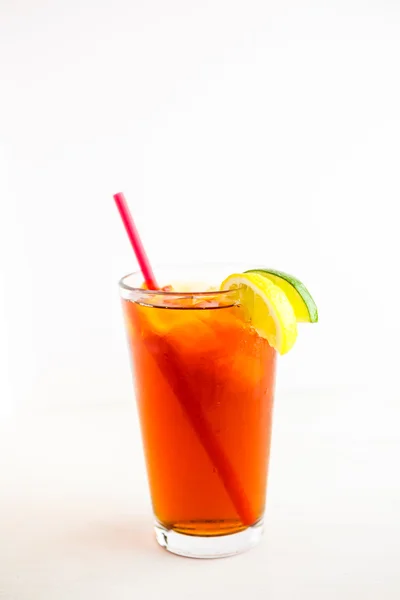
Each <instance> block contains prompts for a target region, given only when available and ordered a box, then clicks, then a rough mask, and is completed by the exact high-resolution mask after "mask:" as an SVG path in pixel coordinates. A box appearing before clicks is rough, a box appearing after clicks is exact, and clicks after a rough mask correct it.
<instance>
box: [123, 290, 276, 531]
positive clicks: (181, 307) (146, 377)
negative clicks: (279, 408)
mask: <svg viewBox="0 0 400 600" xmlns="http://www.w3.org/2000/svg"><path fill="white" fill-rule="evenodd" d="M136 292H137V294H136V296H135V295H133V296H131V297H130V299H126V297H125V299H123V305H124V314H125V318H126V323H127V328H128V335H129V342H130V349H131V353H132V364H133V372H134V380H135V386H136V396H137V403H138V409H139V417H140V423H141V430H142V437H143V443H144V450H145V456H146V463H147V471H148V478H149V483H150V490H151V497H152V502H153V508H154V513H155V517H156V520H157V522H158V524H159V525H160V526H161V527H162V528H165V530H166V531H173V532H177V533H180V534H186V535H190V536H202V537H206V536H224V535H227V534H234V533H238V532H241V531H244V530H246V529H247V528H248V527H250V526H252V525H254V524H256V523H258V522H260V521H261V520H262V517H263V513H264V505H265V492H266V478H267V470H268V456H269V448H270V438H271V418H272V403H273V393H274V379H275V362H276V353H275V350H273V349H272V348H271V346H270V345H269V344H268V342H267V340H266V339H264V338H262V337H260V336H259V335H258V334H257V332H256V331H255V330H254V329H253V328H252V327H251V325H250V324H249V323H248V322H247V321H246V318H245V314H244V311H243V309H242V308H241V306H240V299H239V300H238V295H237V293H233V292H227V293H222V292H220V293H216V294H215V295H210V294H182V295H178V294H175V295H174V294H163V293H162V292H155V293H154V294H147V295H142V296H141V295H140V293H139V291H138V290H136Z"/></svg>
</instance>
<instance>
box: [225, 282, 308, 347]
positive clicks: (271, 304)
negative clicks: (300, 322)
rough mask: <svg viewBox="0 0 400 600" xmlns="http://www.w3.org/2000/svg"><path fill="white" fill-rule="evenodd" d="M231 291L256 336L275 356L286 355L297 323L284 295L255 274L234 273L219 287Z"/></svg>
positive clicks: (273, 285)
mask: <svg viewBox="0 0 400 600" xmlns="http://www.w3.org/2000/svg"><path fill="white" fill-rule="evenodd" d="M235 288H237V289H239V291H240V302H241V304H242V305H243V306H244V308H245V309H246V310H247V313H248V316H249V318H250V321H251V324H252V325H253V327H254V328H255V329H256V330H257V332H258V333H259V335H261V336H262V337H264V338H266V339H267V340H268V342H269V344H270V346H272V347H273V348H275V349H276V350H277V351H278V352H279V354H286V352H289V350H290V349H291V348H292V347H293V344H294V343H295V341H296V338H297V322H296V315H295V313H294V310H293V308H292V305H291V304H290V302H289V300H288V298H287V296H286V294H285V292H283V291H282V290H281V289H280V288H279V287H278V286H277V285H275V284H274V283H272V281H270V280H269V279H268V278H267V277H263V276H262V275H260V274H258V273H235V274H233V275H230V276H229V277H227V279H225V281H223V283H222V284H221V290H231V289H235Z"/></svg>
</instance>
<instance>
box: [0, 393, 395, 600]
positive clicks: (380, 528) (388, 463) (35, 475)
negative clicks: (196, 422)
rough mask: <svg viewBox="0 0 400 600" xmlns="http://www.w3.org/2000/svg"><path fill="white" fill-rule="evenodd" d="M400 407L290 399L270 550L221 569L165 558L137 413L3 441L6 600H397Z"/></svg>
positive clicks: (381, 396) (52, 419)
mask: <svg viewBox="0 0 400 600" xmlns="http://www.w3.org/2000/svg"><path fill="white" fill-rule="evenodd" d="M399 418H400V407H399V401H398V397H395V396H393V395H390V394H389V393H388V392H387V391H386V392H385V393H383V392H382V391H380V390H376V391H374V390H370V391H369V393H368V392H367V391H366V390H362V389H338V390H336V392H330V393H327V392H325V393H324V392H323V391H320V392H318V393H316V392H314V393H306V392H304V393H301V394H300V393H293V394H288V395H281V396H280V397H278V399H277V403H276V411H275V429H274V436H273V451H272V463H271V472H270V481H269V493H268V507H267V518H266V533H265V538H264V541H263V543H262V544H261V545H260V546H259V547H257V548H256V549H254V550H252V551H250V552H248V553H247V554H244V555H241V556H238V557H235V558H230V559H219V560H216V561H194V560H190V559H183V558H180V557H175V556H171V555H169V554H168V553H166V552H165V551H164V550H161V549H160V548H158V546H157V545H156V543H155V541H154V539H153V534H152V523H151V514H150V507H149V500H148V496H147V487H146V481H145V474H144V467H143V461H142V455H141V447H140V439H139V432H138V428H137V419H136V414H135V412H134V411H133V410H132V409H131V408H127V407H121V408H119V409H103V410H102V411H101V410H99V409H97V411H94V410H93V409H92V410H91V411H88V412H86V413H84V412H81V413H80V414H78V413H76V414H67V413H65V414H59V415H42V416H36V417H35V418H30V419H25V420H24V421H23V422H21V421H20V423H19V425H18V426H17V428H16V430H15V429H14V430H12V429H11V428H10V426H8V427H7V430H6V431H2V432H1V434H2V435H1V437H0V489H1V496H0V531H1V536H0V565H1V570H0V598H1V600H70V599H71V598H74V599H76V600H81V599H82V600H87V599H88V598H96V599H98V600H103V599H104V600H109V599H110V598H118V600H124V599H125V598H126V599H128V598H129V599H131V598H140V599H141V600H147V599H153V598H161V597H162V598H167V599H176V600H180V599H182V600H183V599H192V598H193V599H196V600H197V599H198V600H200V599H203V598H212V599H214V598H215V599H217V598H221V597H222V595H223V594H227V596H228V597H229V598H235V599H236V598H237V599H239V598H243V597H250V598H256V599H258V598H259V599H260V600H261V599H265V598H268V599H269V600H292V599H293V598H299V599H300V600H303V599H304V600H320V599H321V598H324V600H337V599H338V598H340V600H354V598H359V599H360V600H376V598H384V599H385V600H397V599H398V598H399V596H400V572H399V568H398V560H399V555H400V514H399V510H398V507H399V505H400V490H399V485H398V483H399V482H398V455H399V450H400V440H399V435H398V423H399Z"/></svg>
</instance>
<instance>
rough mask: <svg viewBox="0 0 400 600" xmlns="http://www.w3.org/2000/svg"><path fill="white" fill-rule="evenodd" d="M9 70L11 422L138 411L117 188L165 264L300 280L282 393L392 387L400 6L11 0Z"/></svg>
mask: <svg viewBox="0 0 400 600" xmlns="http://www.w3.org/2000/svg"><path fill="white" fill-rule="evenodd" d="M0 56H2V57H3V58H4V59H3V60H1V61H0V80H1V81H2V82H3V92H2V93H1V94H0V131H1V140H0V187H1V189H0V196H1V198H2V201H1V202H0V211H1V214H0V228H1V231H0V264H1V265H2V267H1V268H0V320H1V323H2V322H3V315H4V325H3V326H2V328H1V333H2V335H1V336H0V352H2V354H5V355H6V358H7V360H8V362H9V366H8V372H7V375H6V376H5V375H2V378H1V380H0V386H1V389H0V391H3V388H4V393H2V394H1V396H0V397H1V401H0V407H1V408H0V412H2V411H4V412H11V411H12V410H16V409H18V408H20V407H23V408H24V409H26V410H28V411H30V412H32V411H33V412H35V411H37V410H40V408H41V407H43V406H51V407H55V406H56V405H57V406H60V407H68V406H71V404H75V405H77V406H82V405H86V406H88V405H99V404H102V405H103V404H108V403H113V404H114V403H126V402H127V398H128V397H129V393H128V386H129V374H128V372H127V369H126V354H125V337H124V332H123V329H122V321H121V316H120V306H119V300H118V297H117V288H116V281H117V280H118V278H119V277H120V276H121V275H122V274H125V273H127V272H129V271H131V270H134V269H135V268H136V263H135V260H134V258H133V256H132V253H131V250H130V248H129V244H128V242H127V240H126V237H125V234H124V232H123V229H122V226H121V223H120V222H119V219H118V215H117V213H116V210H115V207H114V206H113V202H112V199H111V195H112V193H113V192H115V191H117V190H119V189H122V190H124V191H125V192H126V195H127V198H128V199H129V201H130V204H131V207H132V210H133V212H134V215H135V216H136V220H137V224H138V227H139V229H140V231H141V232H142V235H143V239H144V242H145V244H146V247H147V248H148V250H149V254H150V256H151V257H152V259H153V261H154V262H162V261H164V262H174V261H176V260H177V261H182V260H183V261H192V260H197V261H201V260H205V261H209V260H219V261H225V260H230V261H236V260H240V261H241V262H245V263H248V265H249V266H250V265H252V264H259V263H265V264H268V265H272V266H275V267H277V268H281V269H282V270H287V271H289V272H291V271H292V272H294V273H295V274H297V275H298V276H299V277H300V278H302V279H304V281H305V282H306V283H307V285H308V286H309V287H310V289H311V291H312V292H313V294H314V295H315V298H316V300H317V302H318V304H319V306H320V314H321V323H320V325H319V327H318V328H315V329H312V330H308V331H307V333H305V331H304V335H302V336H301V341H300V345H299V347H298V351H297V352H295V353H293V355H292V356H289V357H288V358H287V360H285V361H284V362H282V366H281V380H280V385H281V386H283V387H284V388H286V389H288V388H291V389H299V388H300V389H309V388H310V386H317V387H321V386H326V385H331V384H334V385H338V384H359V383H360V382H362V381H363V379H364V377H365V373H366V372H367V373H368V378H369V380H374V381H375V383H378V382H379V381H380V379H381V374H382V372H385V379H388V378H390V379H391V380H392V381H393V383H395V373H394V370H395V365H396V362H395V361H396V359H395V356H396V349H397V345H396V344H397V341H396V336H395V334H397V336H398V335H399V334H400V320H399V319H398V318H395V317H394V316H393V313H394V312H396V311H398V296H399V291H400V290H399V285H400V283H399V282H400V280H399V278H397V277H393V273H395V272H396V271H397V261H398V255H399V242H398V219H396V218H395V213H396V210H397V207H398V198H399V195H400V178H399V176H398V167H399V164H400V145H399V139H400V111H399V106H400V78H399V77H398V76H397V74H398V67H399V60H400V4H399V3H398V2H394V1H392V0H371V1H369V2H365V0H325V1H324V2H320V1H318V0H280V1H277V0H273V1H269V2H265V1H264V0H248V1H246V2H243V1H242V0H212V1H211V0H202V1H196V0H168V2H165V1H164V0H135V1H134V2H132V1H131V0H115V1H113V2H102V3H99V2H95V1H94V0H68V1H67V0H54V1H52V2H47V1H44V0H13V1H11V0H2V2H0ZM338 282H340V285H341V286H342V287H343V289H344V290H345V293H344V294H342V295H340V296H338V295H337V294H336V293H335V291H336V290H337V289H338ZM389 286H390V288H389ZM1 292H2V293H1ZM371 343H372V344H373V350H372V349H371ZM338 362H340V365H338V364H337V363H338ZM1 364H2V365H4V364H5V359H4V360H3V359H2V360H1ZM22 373H23V376H21V374H22ZM6 403H7V406H5V404H6Z"/></svg>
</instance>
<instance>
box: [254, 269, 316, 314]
mask: <svg viewBox="0 0 400 600" xmlns="http://www.w3.org/2000/svg"><path fill="white" fill-rule="evenodd" d="M246 273H257V274H258V275H262V276H263V277H265V278H266V279H269V280H270V281H272V283H274V284H275V285H277V286H278V287H280V288H281V290H282V291H283V292H285V294H286V296H287V297H288V300H289V302H290V304H291V305H292V306H293V310H294V314H295V315H296V319H297V321H298V322H300V323H317V321H318V309H317V305H316V304H315V302H314V300H313V298H312V296H311V294H310V292H309V291H308V290H307V288H306V286H305V285H304V284H303V283H301V281H299V280H298V279H296V277H293V275H288V274H287V273H283V272H282V271H276V270H275V269H250V270H249V271H246Z"/></svg>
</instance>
